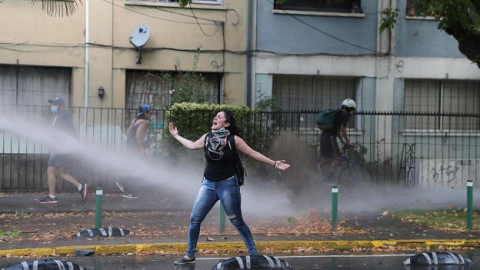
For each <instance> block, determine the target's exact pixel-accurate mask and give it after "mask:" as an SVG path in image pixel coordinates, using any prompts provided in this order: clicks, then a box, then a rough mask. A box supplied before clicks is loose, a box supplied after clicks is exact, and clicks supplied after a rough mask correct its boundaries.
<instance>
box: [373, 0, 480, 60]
mask: <svg viewBox="0 0 480 270" xmlns="http://www.w3.org/2000/svg"><path fill="white" fill-rule="evenodd" d="M408 3H409V6H410V5H411V6H414V7H415V10H416V11H415V16H433V17H435V18H436V19H437V20H439V24H438V29H440V30H444V31H445V32H446V33H447V34H449V35H452V36H453V37H454V38H455V39H456V40H457V41H458V49H459V50H460V52H461V53H462V54H463V55H465V56H466V57H467V58H468V59H470V60H471V61H472V62H474V63H476V64H477V66H478V67H479V68H480V46H478V44H480V0H409V2H408ZM397 16H398V9H396V10H393V9H391V8H387V9H385V10H384V11H383V12H382V22H381V24H380V27H379V32H380V33H382V32H383V31H384V30H386V29H389V30H391V29H393V28H394V26H395V23H396V17H397Z"/></svg>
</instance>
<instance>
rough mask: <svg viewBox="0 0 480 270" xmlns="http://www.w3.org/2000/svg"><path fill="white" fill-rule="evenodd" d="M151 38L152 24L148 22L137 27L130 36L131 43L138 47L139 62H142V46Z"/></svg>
mask: <svg viewBox="0 0 480 270" xmlns="http://www.w3.org/2000/svg"><path fill="white" fill-rule="evenodd" d="M149 38H150V26H148V25H147V24H140V25H139V26H137V27H135V29H134V30H133V33H132V35H131V36H130V44H132V45H133V46H134V47H135V48H137V49H138V56H137V59H138V60H137V64H141V63H142V47H143V45H145V43H147V41H148V39H149Z"/></svg>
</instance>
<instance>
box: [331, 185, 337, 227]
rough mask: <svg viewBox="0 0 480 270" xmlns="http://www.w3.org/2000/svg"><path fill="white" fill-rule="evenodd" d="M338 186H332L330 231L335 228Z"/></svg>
mask: <svg viewBox="0 0 480 270" xmlns="http://www.w3.org/2000/svg"><path fill="white" fill-rule="evenodd" d="M337 212H338V187H337V186H333V187H332V231H336V230H337Z"/></svg>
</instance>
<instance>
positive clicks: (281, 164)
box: [275, 160, 290, 171]
mask: <svg viewBox="0 0 480 270" xmlns="http://www.w3.org/2000/svg"><path fill="white" fill-rule="evenodd" d="M286 162H287V161H286V160H277V161H276V163H275V168H276V169H279V170H282V171H285V170H286V169H288V168H290V164H288V163H286Z"/></svg>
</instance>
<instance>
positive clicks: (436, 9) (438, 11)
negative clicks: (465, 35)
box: [416, 0, 480, 34]
mask: <svg viewBox="0 0 480 270" xmlns="http://www.w3.org/2000/svg"><path fill="white" fill-rule="evenodd" d="M475 5H477V6H479V7H480V1H472V0H455V1H452V0H422V1H418V3H417V4H416V8H417V9H418V10H419V14H420V15H421V16H434V17H435V18H437V19H439V20H440V23H439V26H438V27H439V28H440V29H443V30H445V29H447V28H450V27H456V28H461V29H464V30H466V31H467V32H474V33H477V34H478V33H479V31H480V15H479V14H478V10H476V6H475Z"/></svg>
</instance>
